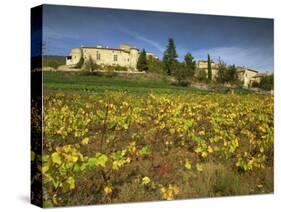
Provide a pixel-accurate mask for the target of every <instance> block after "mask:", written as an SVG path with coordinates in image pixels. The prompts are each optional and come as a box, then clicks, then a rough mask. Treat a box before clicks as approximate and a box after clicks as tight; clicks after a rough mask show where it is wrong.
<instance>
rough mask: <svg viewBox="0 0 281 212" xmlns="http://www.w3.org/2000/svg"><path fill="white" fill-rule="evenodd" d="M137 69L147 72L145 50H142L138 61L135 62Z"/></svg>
mask: <svg viewBox="0 0 281 212" xmlns="http://www.w3.org/2000/svg"><path fill="white" fill-rule="evenodd" d="M137 69H138V70H139V71H147V70H148V65H147V58H146V51H145V49H143V50H142V52H141V53H140V56H139V59H138V62H137Z"/></svg>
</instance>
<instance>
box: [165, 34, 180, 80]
mask: <svg viewBox="0 0 281 212" xmlns="http://www.w3.org/2000/svg"><path fill="white" fill-rule="evenodd" d="M177 57H178V55H177V52H176V46H175V43H174V40H173V39H172V38H169V40H168V45H167V49H166V50H165V51H164V56H163V64H164V65H165V69H166V71H167V73H168V74H169V75H171V74H172V65H173V63H174V62H177Z"/></svg>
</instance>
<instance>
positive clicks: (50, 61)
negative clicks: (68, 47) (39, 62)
mask: <svg viewBox="0 0 281 212" xmlns="http://www.w3.org/2000/svg"><path fill="white" fill-rule="evenodd" d="M61 65H65V56H59V55H45V56H43V66H44V67H52V68H57V67H59V66H61Z"/></svg>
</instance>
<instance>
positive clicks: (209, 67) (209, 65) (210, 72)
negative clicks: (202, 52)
mask: <svg viewBox="0 0 281 212" xmlns="http://www.w3.org/2000/svg"><path fill="white" fill-rule="evenodd" d="M208 81H212V64H211V58H210V55H209V54H208Z"/></svg>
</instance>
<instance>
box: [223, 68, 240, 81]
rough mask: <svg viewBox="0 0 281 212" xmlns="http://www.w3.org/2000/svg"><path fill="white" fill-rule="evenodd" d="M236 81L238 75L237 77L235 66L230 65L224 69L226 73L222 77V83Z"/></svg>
mask: <svg viewBox="0 0 281 212" xmlns="http://www.w3.org/2000/svg"><path fill="white" fill-rule="evenodd" d="M237 79H238V75H237V69H236V67H235V65H230V66H228V67H227V69H226V73H225V76H224V81H225V82H235V81H237Z"/></svg>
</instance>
